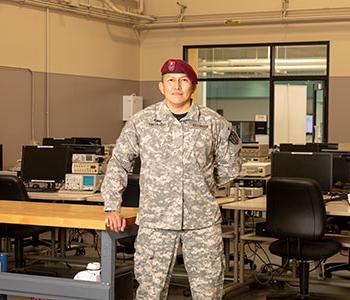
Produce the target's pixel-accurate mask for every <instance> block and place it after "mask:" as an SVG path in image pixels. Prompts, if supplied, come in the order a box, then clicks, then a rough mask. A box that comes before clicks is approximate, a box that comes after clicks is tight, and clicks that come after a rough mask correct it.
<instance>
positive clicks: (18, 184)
mask: <svg viewBox="0 0 350 300" xmlns="http://www.w3.org/2000/svg"><path fill="white" fill-rule="evenodd" d="M0 200H19V201H27V200H29V198H28V194H27V191H26V189H25V187H24V184H23V182H22V180H21V179H20V178H18V177H17V176H12V175H0ZM47 231H51V228H49V227H44V226H32V225H16V224H3V223H2V224H0V238H3V237H5V238H12V239H14V240H15V244H14V245H15V247H14V250H15V267H16V269H20V268H23V267H24V265H25V263H24V246H25V241H24V239H26V238H29V237H31V238H32V242H33V243H34V244H35V243H38V240H39V235H40V234H41V233H44V232H47Z"/></svg>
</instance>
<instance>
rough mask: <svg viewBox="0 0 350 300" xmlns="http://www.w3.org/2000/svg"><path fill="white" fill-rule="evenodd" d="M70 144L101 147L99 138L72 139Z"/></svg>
mask: <svg viewBox="0 0 350 300" xmlns="http://www.w3.org/2000/svg"><path fill="white" fill-rule="evenodd" d="M71 139H72V144H80V145H101V138H99V137H72V138H71Z"/></svg>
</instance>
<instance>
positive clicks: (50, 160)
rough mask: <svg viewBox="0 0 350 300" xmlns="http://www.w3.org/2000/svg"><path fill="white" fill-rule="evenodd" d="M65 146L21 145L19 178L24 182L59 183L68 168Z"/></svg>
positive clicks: (67, 152)
mask: <svg viewBox="0 0 350 300" xmlns="http://www.w3.org/2000/svg"><path fill="white" fill-rule="evenodd" d="M68 150H69V149H68V148H67V147H65V146H23V149H22V164H21V178H22V180H23V181H24V182H47V183H60V182H63V181H64V179H65V174H66V173H67V169H68V159H69V151H68Z"/></svg>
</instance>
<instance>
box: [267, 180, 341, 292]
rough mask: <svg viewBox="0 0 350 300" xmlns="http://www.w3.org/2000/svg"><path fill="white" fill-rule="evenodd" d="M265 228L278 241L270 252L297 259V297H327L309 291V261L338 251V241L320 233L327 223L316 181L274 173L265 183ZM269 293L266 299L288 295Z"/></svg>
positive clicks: (320, 258) (322, 232)
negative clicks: (279, 175)
mask: <svg viewBox="0 0 350 300" xmlns="http://www.w3.org/2000/svg"><path fill="white" fill-rule="evenodd" d="M266 223H267V224H266V225H267V231H268V232H269V234H270V235H271V236H273V237H276V238H278V240H277V241H275V242H273V243H271V245H270V247H269V250H270V252H271V253H272V254H275V255H277V256H281V257H282V259H283V261H288V260H289V259H296V260H298V261H299V285H300V286H299V293H300V294H299V295H295V296H296V297H295V298H296V299H329V298H322V297H316V296H314V297H311V296H310V294H309V262H308V261H320V260H323V259H326V258H328V257H330V256H332V255H334V254H336V253H337V252H339V251H340V248H341V245H340V244H339V243H338V242H337V241H335V240H331V239H326V238H324V237H323V235H324V232H325V226H326V212H325V205H324V201H323V198H322V194H321V191H320V186H319V184H318V183H317V182H316V181H315V180H313V179H309V178H287V177H275V178H272V179H271V180H270V181H269V182H268V184H267V211H266ZM290 297H291V295H290V294H289V295H272V296H268V297H266V299H283V298H288V299H289V298H290Z"/></svg>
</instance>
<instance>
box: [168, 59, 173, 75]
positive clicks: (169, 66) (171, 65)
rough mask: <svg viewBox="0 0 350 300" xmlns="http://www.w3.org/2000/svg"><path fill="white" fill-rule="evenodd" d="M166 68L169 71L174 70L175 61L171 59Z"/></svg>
mask: <svg viewBox="0 0 350 300" xmlns="http://www.w3.org/2000/svg"><path fill="white" fill-rule="evenodd" d="M168 70H169V71H170V72H173V71H174V70H175V61H173V60H171V61H169V64H168Z"/></svg>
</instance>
